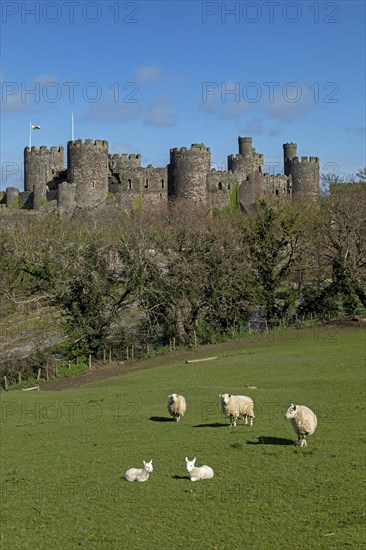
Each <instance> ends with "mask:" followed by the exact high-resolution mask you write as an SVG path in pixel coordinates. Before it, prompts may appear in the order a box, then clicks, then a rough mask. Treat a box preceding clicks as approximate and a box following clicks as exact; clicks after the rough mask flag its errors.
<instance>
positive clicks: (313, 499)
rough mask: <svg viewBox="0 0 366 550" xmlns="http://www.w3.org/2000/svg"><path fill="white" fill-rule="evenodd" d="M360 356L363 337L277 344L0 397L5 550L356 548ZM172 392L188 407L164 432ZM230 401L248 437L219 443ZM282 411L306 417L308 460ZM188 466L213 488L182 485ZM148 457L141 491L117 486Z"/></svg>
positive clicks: (336, 333) (337, 335)
mask: <svg viewBox="0 0 366 550" xmlns="http://www.w3.org/2000/svg"><path fill="white" fill-rule="evenodd" d="M365 343H366V338H365V330H361V329H359V330H343V331H341V330H339V329H337V330H332V329H320V330H319V331H318V330H317V329H308V330H305V331H303V332H301V333H289V334H280V333H275V334H274V338H272V337H268V336H266V337H262V338H261V339H259V340H257V341H249V340H247V341H245V340H244V341H241V342H239V343H238V344H237V346H236V348H234V347H233V346H231V347H227V348H223V349H222V351H221V353H218V355H219V358H218V360H217V361H214V362H208V363H196V364H190V365H187V364H185V363H184V362H182V361H179V362H177V361H174V359H172V360H171V361H170V362H169V363H166V361H165V362H163V364H162V366H161V367H159V368H156V369H152V370H145V371H138V370H137V371H135V372H130V373H129V374H127V375H125V376H121V377H120V378H114V379H113V380H106V381H104V382H102V383H100V384H98V385H96V386H93V387H89V388H84V389H79V390H75V391H68V392H67V391H64V392H60V393H54V392H49V393H48V392H37V393H36V392H33V393H32V392H11V393H9V394H4V395H3V396H2V405H1V412H2V418H1V420H2V425H1V445H2V460H1V488H2V492H3V495H2V496H3V498H2V502H3V508H4V511H3V521H2V532H1V539H0V542H1V547H2V549H3V550H13V549H18V548H32V549H34V548H37V549H47V550H48V549H50V548H55V549H56V548H62V549H71V548H80V547H85V548H94V549H97V548H98V549H99V548H111V549H114V548H116V549H117V548H119V549H121V548H122V549H128V550H135V549H136V550H137V549H144V550H145V549H146V548H150V549H153V550H154V549H159V550H163V549H165V548H169V547H171V546H174V547H175V548H184V549H185V550H186V549H192V550H193V549H199V550H205V549H210V550H211V549H215V548H217V549H228V548H230V549H232V548H258V549H259V548H290V547H292V548H296V549H298V548H299V549H302V548H303V549H309V548H347V547H349V548H365V547H366V546H365V544H366V540H365V528H364V527H363V525H362V524H363V522H364V521H365V500H364V495H365V452H364V451H365V420H364V418H365V417H364V405H365ZM215 353H216V351H215ZM246 383H249V384H255V385H256V386H257V387H258V390H244V384H246ZM173 391H174V392H179V393H182V394H184V395H185V397H186V399H187V404H188V408H187V413H186V416H185V417H184V418H183V420H182V421H181V422H180V423H179V424H175V423H174V422H170V421H169V422H168V421H166V418H167V412H166V399H167V396H168V394H169V393H171V392H173ZM226 391H227V392H231V393H244V392H245V393H246V394H247V395H250V396H252V397H253V399H254V402H255V412H256V419H255V421H254V426H253V427H252V428H249V427H247V426H244V425H243V424H242V422H240V421H239V423H238V427H237V428H236V429H234V430H231V429H230V428H228V420H227V419H225V418H223V417H222V416H221V412H220V408H219V397H218V394H219V393H222V392H226ZM290 402H298V403H302V404H306V405H308V406H310V407H311V408H313V410H314V411H316V412H317V414H318V419H319V425H318V429H317V431H316V433H315V435H314V436H312V437H310V438H309V441H308V445H309V446H308V447H307V448H306V449H300V448H298V447H297V446H293V442H294V441H295V434H294V433H293V431H292V428H291V425H290V423H289V422H286V421H285V420H284V419H283V412H284V409H285V408H286V406H287V405H288V404H289V403H290ZM185 456H188V457H189V458H190V459H192V458H193V457H194V456H197V465H201V464H204V463H206V464H209V465H210V466H212V467H213V469H214V470H215V477H214V478H213V479H212V480H210V481H206V482H197V483H192V482H190V481H188V479H187V478H186V472H185V467H184V457H185ZM151 458H152V459H153V465H154V473H153V474H152V476H151V478H150V479H149V480H148V482H147V483H142V484H137V483H135V484H129V483H127V482H125V481H124V480H123V479H122V475H123V473H124V471H125V470H127V468H129V467H132V466H134V467H140V466H141V465H142V460H143V459H144V460H150V459H151Z"/></svg>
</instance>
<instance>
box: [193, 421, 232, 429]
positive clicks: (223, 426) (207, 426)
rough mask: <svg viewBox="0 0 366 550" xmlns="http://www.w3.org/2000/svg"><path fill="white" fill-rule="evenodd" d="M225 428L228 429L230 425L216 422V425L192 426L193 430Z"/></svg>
mask: <svg viewBox="0 0 366 550" xmlns="http://www.w3.org/2000/svg"><path fill="white" fill-rule="evenodd" d="M225 426H226V427H227V428H228V427H229V424H219V422H215V423H214V424H196V425H195V426H192V428H225Z"/></svg>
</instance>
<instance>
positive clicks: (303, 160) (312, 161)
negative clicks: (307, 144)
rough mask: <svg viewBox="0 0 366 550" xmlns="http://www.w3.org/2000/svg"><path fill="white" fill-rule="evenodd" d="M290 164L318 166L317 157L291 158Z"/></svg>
mask: <svg viewBox="0 0 366 550" xmlns="http://www.w3.org/2000/svg"><path fill="white" fill-rule="evenodd" d="M291 162H292V163H293V164H308V163H309V164H319V157H301V158H300V157H293V158H292V159H291Z"/></svg>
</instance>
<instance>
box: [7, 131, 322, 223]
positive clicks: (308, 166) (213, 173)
mask: <svg viewBox="0 0 366 550" xmlns="http://www.w3.org/2000/svg"><path fill="white" fill-rule="evenodd" d="M238 146H239V152H238V153H237V154H235V155H233V154H232V155H229V156H228V163H227V167H228V170H227V171H222V170H215V169H213V168H211V150H210V149H209V148H208V147H206V146H205V145H204V144H203V143H194V144H192V145H191V147H190V148H189V149H188V148H186V147H181V148H177V147H175V148H172V149H170V162H169V164H168V165H167V166H165V167H161V168H154V167H153V166H151V165H148V166H146V167H142V166H141V155H132V154H130V155H127V154H121V155H116V154H114V155H109V154H108V142H107V141H104V140H97V141H92V140H90V139H87V140H85V141H82V140H76V141H69V142H68V144H67V168H65V164H64V148H63V147H51V148H50V149H48V148H47V147H45V146H44V145H42V146H41V147H39V148H36V147H31V148H29V147H26V148H25V149H24V192H20V191H19V190H18V189H16V188H14V187H8V188H7V189H6V191H5V197H4V200H2V201H1V202H2V206H5V207H6V208H21V209H27V210H38V209H46V210H50V209H53V208H57V209H59V210H60V211H63V212H68V213H71V212H73V211H74V209H75V208H79V209H85V210H91V209H94V208H100V207H103V206H104V205H106V204H109V205H110V204H114V205H115V206H116V207H119V208H121V209H123V210H124V211H126V212H130V211H132V210H134V209H137V208H143V209H144V210H147V209H149V210H151V209H154V208H156V207H157V206H158V205H161V204H167V203H168V200H169V199H172V200H173V199H185V200H188V201H192V202H193V203H195V204H198V205H202V206H203V207H209V208H217V209H222V208H224V207H225V206H227V205H228V204H229V201H230V193H231V192H233V191H234V189H235V187H237V194H238V200H239V204H240V207H241V209H242V210H243V211H244V212H245V211H248V210H249V209H250V208H251V207H252V206H254V205H255V203H256V202H257V201H258V200H259V199H260V198H262V197H264V196H273V197H275V198H276V199H278V200H284V199H300V200H314V199H315V198H316V197H317V196H318V195H319V181H320V169H319V158H318V157H309V158H308V157H301V158H299V157H298V156H297V145H296V144H295V143H285V144H284V146H283V152H284V174H277V175H273V174H267V173H264V170H263V166H264V160H263V155H262V154H259V153H257V152H256V150H255V149H254V147H253V145H252V138H250V137H239V138H238Z"/></svg>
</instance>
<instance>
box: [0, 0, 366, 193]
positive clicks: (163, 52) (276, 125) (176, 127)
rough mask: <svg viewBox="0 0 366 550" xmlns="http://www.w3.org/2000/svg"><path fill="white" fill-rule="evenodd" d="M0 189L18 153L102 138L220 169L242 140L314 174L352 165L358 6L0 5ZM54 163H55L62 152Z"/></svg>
mask: <svg viewBox="0 0 366 550" xmlns="http://www.w3.org/2000/svg"><path fill="white" fill-rule="evenodd" d="M1 31H2V32H1V51H2V59H1V91H2V94H1V118H2V127H1V164H2V178H1V186H0V189H1V190H4V189H5V188H6V187H8V186H13V185H14V186H16V187H19V188H20V189H22V185H23V184H22V159H23V149H24V147H25V146H26V145H28V141H29V123H30V122H32V124H37V125H40V126H41V130H37V131H33V132H32V144H33V145H36V146H40V145H47V146H51V145H64V146H65V150H66V144H67V141H68V140H69V139H71V113H72V112H74V120H75V139H78V138H81V139H86V138H91V139H106V140H108V142H109V150H110V152H111V153H122V152H127V153H141V155H142V163H143V165H147V164H153V165H154V166H165V165H166V164H167V163H168V162H169V149H170V148H171V147H182V146H187V147H189V146H190V145H191V144H192V143H201V142H203V143H205V144H206V145H207V146H208V147H210V148H211V155H212V163H213V166H215V167H220V168H223V169H226V159H227V155H228V154H230V153H236V152H237V148H238V146H237V138H238V136H239V135H241V136H252V137H253V145H254V146H255V148H256V150H257V152H260V153H263V154H264V159H265V169H266V171H270V172H274V173H277V172H280V171H281V170H282V144H283V143H286V142H290V141H293V142H296V143H297V144H298V153H299V155H300V156H304V155H305V156H308V155H312V156H319V157H320V162H321V171H322V172H329V171H333V172H334V173H336V174H338V175H341V176H343V175H346V174H349V173H354V172H356V171H357V170H358V169H359V168H361V167H363V166H364V165H365V164H366V160H365V2H364V1H363V0H360V1H352V0H347V1H346V2H343V1H339V2H329V1H326V2H323V1H308V0H301V1H297V2H287V1H281V0H276V1H270V0H269V1H253V2H251V1H244V2H229V1H227V2H215V1H213V2H199V1H192V2H190V1H184V2H181V1H174V2H169V1H165V2H160V1H147V2H137V1H136V2H134V1H133V2H129V1H118V0H106V1H103V2H93V1H90V2H89V1H82V0H78V1H77V0H75V1H71V0H70V1H45V2H42V1H36V2H31V1H28V2H24V1H21V2H17V1H6V0H3V1H2V3H1ZM65 161H66V159H65Z"/></svg>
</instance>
